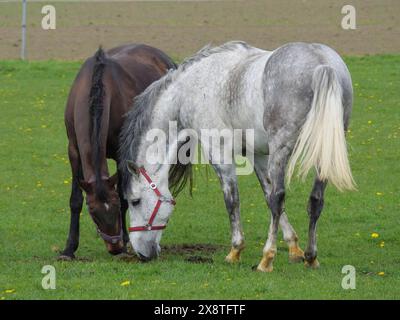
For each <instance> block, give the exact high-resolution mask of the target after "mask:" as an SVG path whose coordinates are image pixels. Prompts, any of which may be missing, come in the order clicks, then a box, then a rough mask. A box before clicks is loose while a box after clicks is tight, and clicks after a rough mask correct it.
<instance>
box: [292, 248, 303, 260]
mask: <svg viewBox="0 0 400 320" xmlns="http://www.w3.org/2000/svg"><path fill="white" fill-rule="evenodd" d="M303 261H304V252H303V250H301V249H300V248H299V247H294V248H289V262H290V263H298V262H303Z"/></svg>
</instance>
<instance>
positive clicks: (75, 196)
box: [59, 145, 83, 260]
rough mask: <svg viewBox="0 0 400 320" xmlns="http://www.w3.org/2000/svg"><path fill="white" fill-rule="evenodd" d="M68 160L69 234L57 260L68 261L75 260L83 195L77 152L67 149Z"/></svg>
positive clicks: (70, 148) (71, 148)
mask: <svg viewBox="0 0 400 320" xmlns="http://www.w3.org/2000/svg"><path fill="white" fill-rule="evenodd" d="M68 154H69V159H70V162H71V168H72V186H71V197H70V200H69V206H70V209H71V220H70V226H69V234H68V239H67V244H66V246H65V249H64V251H63V252H62V253H61V254H60V256H59V259H62V260H69V259H73V258H75V256H74V252H75V251H76V250H77V249H78V246H79V218H80V214H81V211H82V205H83V194H82V190H81V188H80V187H79V179H80V169H79V168H80V161H79V155H78V152H77V151H76V150H75V149H74V148H73V147H71V145H70V146H69V148H68Z"/></svg>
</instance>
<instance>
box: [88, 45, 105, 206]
mask: <svg viewBox="0 0 400 320" xmlns="http://www.w3.org/2000/svg"><path fill="white" fill-rule="evenodd" d="M94 59H95V62H94V66H93V75H92V85H91V88H90V95H89V101H90V118H91V121H92V123H91V143H92V150H93V155H92V161H93V166H94V168H95V173H96V194H97V196H98V197H99V198H100V200H103V201H105V200H106V199H105V197H106V193H105V190H104V186H103V183H102V177H101V165H102V159H101V147H102V141H101V122H102V116H103V109H104V105H103V99H104V95H105V92H104V84H103V74H104V69H105V66H106V55H105V53H104V51H103V49H102V48H101V47H100V48H99V49H98V50H97V52H96V54H95V55H94Z"/></svg>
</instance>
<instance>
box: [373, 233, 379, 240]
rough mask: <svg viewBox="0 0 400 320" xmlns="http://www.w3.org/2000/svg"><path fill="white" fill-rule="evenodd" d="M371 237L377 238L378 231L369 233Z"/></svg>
mask: <svg viewBox="0 0 400 320" xmlns="http://www.w3.org/2000/svg"><path fill="white" fill-rule="evenodd" d="M371 238H373V239H376V238H379V233H377V232H372V233H371Z"/></svg>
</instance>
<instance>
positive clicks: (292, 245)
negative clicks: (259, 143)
mask: <svg viewBox="0 0 400 320" xmlns="http://www.w3.org/2000/svg"><path fill="white" fill-rule="evenodd" d="M267 164H268V156H260V155H256V156H255V158H254V169H255V172H256V175H257V178H258V180H259V181H260V185H261V187H262V189H263V192H264V197H265V200H266V201H267V204H268V206H269V203H268V201H269V198H270V195H271V185H270V183H269V181H268V177H267V170H268V168H267ZM271 219H272V216H271ZM279 225H280V226H281V228H282V231H283V239H284V240H285V241H286V243H287V245H288V247H289V261H290V262H300V261H303V260H304V252H303V250H301V248H300V247H299V240H298V237H297V234H296V231H295V230H294V228H293V227H292V225H291V224H290V222H289V219H288V217H287V215H286V213H285V211H284V210H283V211H282V214H281V218H280V220H279Z"/></svg>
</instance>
